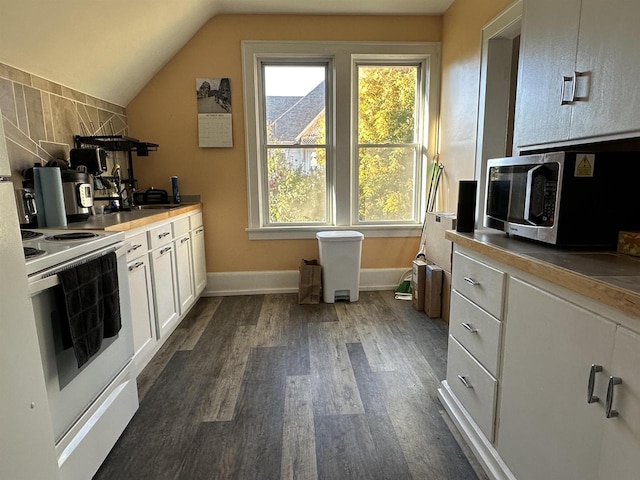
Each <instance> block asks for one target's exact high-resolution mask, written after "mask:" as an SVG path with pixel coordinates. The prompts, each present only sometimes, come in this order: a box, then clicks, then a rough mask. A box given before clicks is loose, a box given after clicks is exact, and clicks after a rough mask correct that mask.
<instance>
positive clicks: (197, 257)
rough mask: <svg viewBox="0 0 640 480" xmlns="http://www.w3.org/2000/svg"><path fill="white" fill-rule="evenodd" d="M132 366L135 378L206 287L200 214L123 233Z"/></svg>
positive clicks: (191, 214) (184, 215) (184, 216)
mask: <svg viewBox="0 0 640 480" xmlns="http://www.w3.org/2000/svg"><path fill="white" fill-rule="evenodd" d="M126 238H127V242H128V243H129V250H128V252H127V262H128V267H129V289H130V293H131V303H132V319H133V320H132V321H133V342H134V349H135V354H134V363H135V366H136V372H137V373H140V372H141V371H142V369H143V368H144V367H145V366H146V364H147V363H148V362H149V360H151V358H152V357H153V355H154V354H155V353H156V352H157V351H158V349H159V348H160V347H161V346H162V344H163V343H164V341H165V340H166V339H167V338H168V337H169V335H170V334H171V332H173V330H174V329H175V328H176V327H177V326H178V324H179V323H180V321H181V320H182V319H183V318H184V317H185V315H186V314H187V313H188V312H189V310H190V308H191V307H192V306H193V305H194V304H195V302H196V300H197V299H198V297H199V296H200V294H201V293H202V291H203V290H204V288H205V285H206V267H205V255H204V228H203V226H202V212H201V211H199V210H198V211H195V213H191V212H190V213H186V214H183V215H179V216H176V217H174V218H173V219H171V220H162V221H159V222H156V223H152V224H150V225H147V226H144V227H138V228H136V229H133V230H128V231H127V232H126Z"/></svg>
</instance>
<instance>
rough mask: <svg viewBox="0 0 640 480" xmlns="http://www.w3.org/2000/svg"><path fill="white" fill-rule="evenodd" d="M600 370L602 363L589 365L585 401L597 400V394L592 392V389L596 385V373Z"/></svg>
mask: <svg viewBox="0 0 640 480" xmlns="http://www.w3.org/2000/svg"><path fill="white" fill-rule="evenodd" d="M600 372H602V365H595V364H594V365H591V369H590V370H589V385H588V386H587V403H596V402H597V401H598V400H600V399H599V398H598V396H597V395H594V394H593V390H594V389H595V386H596V374H597V373H600Z"/></svg>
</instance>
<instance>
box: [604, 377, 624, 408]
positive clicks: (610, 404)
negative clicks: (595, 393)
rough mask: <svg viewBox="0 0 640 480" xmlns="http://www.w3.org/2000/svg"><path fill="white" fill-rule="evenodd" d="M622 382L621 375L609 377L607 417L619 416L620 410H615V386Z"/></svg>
mask: <svg viewBox="0 0 640 480" xmlns="http://www.w3.org/2000/svg"><path fill="white" fill-rule="evenodd" d="M621 383H622V379H621V378H620V377H609V385H608V386H607V418H614V417H617V416H618V411H617V410H613V387H615V386H616V385H620V384H621Z"/></svg>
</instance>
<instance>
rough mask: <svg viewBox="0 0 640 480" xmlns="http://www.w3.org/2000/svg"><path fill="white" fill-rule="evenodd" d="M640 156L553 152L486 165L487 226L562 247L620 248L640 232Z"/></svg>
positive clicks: (507, 159)
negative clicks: (621, 237) (624, 236)
mask: <svg viewBox="0 0 640 480" xmlns="http://www.w3.org/2000/svg"><path fill="white" fill-rule="evenodd" d="M639 189H640V152H588V153H585V152H569V151H567V152H551V153H542V154H536V155H524V156H520V157H509V158H498V159H493V160H489V161H488V162H487V178H486V197H485V198H486V203H485V214H484V225H485V226H486V227H490V228H495V229H498V230H502V231H504V232H507V233H508V234H511V235H516V236H520V237H525V238H529V239H533V240H538V241H541V242H546V243H550V244H554V245H558V246H563V247H606V248H615V246H616V243H617V239H618V231H620V230H640V201H638V200H639V199H640V195H639V194H640V191H639Z"/></svg>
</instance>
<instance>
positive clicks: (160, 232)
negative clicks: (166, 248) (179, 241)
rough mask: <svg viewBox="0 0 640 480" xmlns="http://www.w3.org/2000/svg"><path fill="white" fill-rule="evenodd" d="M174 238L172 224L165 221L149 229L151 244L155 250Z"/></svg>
mask: <svg viewBox="0 0 640 480" xmlns="http://www.w3.org/2000/svg"><path fill="white" fill-rule="evenodd" d="M171 240H173V233H172V230H171V224H170V223H165V224H163V225H160V226H159V227H155V228H152V229H151V230H149V246H150V248H151V249H152V250H153V249H155V248H157V247H159V246H160V245H164V244H165V243H169V242H170V241H171Z"/></svg>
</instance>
